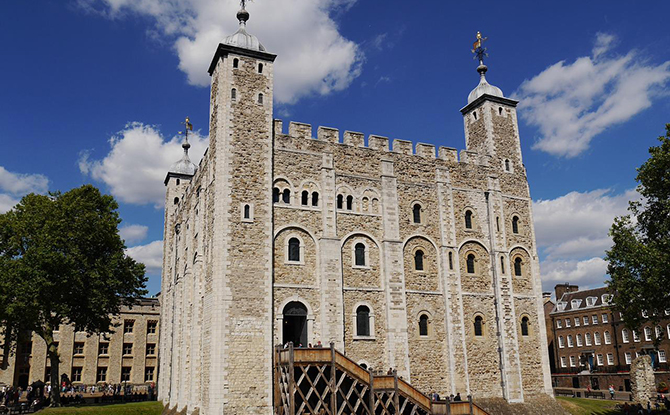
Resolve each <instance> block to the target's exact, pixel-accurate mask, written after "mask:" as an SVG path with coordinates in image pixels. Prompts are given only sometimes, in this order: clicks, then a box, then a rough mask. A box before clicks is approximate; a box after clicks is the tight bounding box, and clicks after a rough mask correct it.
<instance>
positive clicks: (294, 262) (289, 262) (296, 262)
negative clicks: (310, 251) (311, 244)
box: [284, 261, 305, 265]
mask: <svg viewBox="0 0 670 415" xmlns="http://www.w3.org/2000/svg"><path fill="white" fill-rule="evenodd" d="M284 265H305V263H304V262H302V261H284Z"/></svg>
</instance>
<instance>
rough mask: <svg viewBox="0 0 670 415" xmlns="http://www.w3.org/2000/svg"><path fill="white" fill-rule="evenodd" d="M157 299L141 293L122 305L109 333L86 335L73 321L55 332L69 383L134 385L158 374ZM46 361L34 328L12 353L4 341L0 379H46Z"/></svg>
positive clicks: (22, 381) (17, 381)
mask: <svg viewBox="0 0 670 415" xmlns="http://www.w3.org/2000/svg"><path fill="white" fill-rule="evenodd" d="M159 320H160V304H159V301H158V299H157V298H143V299H140V300H138V301H137V303H136V304H135V305H133V306H132V307H125V306H124V307H122V309H121V313H120V314H119V316H117V317H115V318H114V319H113V322H114V323H115V324H119V326H118V327H116V328H115V331H114V332H112V333H108V334H102V335H94V336H89V335H87V334H86V332H79V331H75V329H74V327H73V326H69V325H67V326H65V325H63V326H61V327H60V328H59V331H57V332H54V339H55V340H56V341H57V342H58V353H59V354H60V365H59V373H61V374H63V373H64V374H67V375H68V377H69V379H70V380H71V381H72V383H73V384H74V385H95V384H97V383H104V382H106V383H121V382H127V383H128V384H133V385H139V384H144V383H150V382H154V381H156V380H157V378H158V348H159V343H158V337H159V336H158V330H159V326H158V324H159ZM50 373H51V362H50V361H49V358H48V357H47V349H46V344H45V342H44V340H43V339H42V338H41V337H39V336H38V335H36V334H32V335H27V336H24V337H23V338H22V339H21V340H20V341H19V342H18V344H17V347H16V351H15V353H9V349H8V345H7V347H3V348H1V349H0V384H6V385H19V386H21V387H23V388H25V387H26V386H27V385H29V384H31V383H33V382H35V381H38V380H41V381H44V382H48V381H49V379H50Z"/></svg>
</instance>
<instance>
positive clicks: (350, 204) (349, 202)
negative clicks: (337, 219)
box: [347, 195, 354, 210]
mask: <svg viewBox="0 0 670 415" xmlns="http://www.w3.org/2000/svg"><path fill="white" fill-rule="evenodd" d="M353 208H354V197H353V196H351V195H349V196H347V210H351V209H353Z"/></svg>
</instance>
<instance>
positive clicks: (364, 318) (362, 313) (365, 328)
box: [356, 305, 370, 336]
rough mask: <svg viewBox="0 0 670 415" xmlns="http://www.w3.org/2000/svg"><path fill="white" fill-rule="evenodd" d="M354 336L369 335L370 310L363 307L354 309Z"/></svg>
mask: <svg viewBox="0 0 670 415" xmlns="http://www.w3.org/2000/svg"><path fill="white" fill-rule="evenodd" d="M356 335H357V336H369V335H370V309H369V308H368V307H367V306H364V305H361V306H358V308H357V309H356Z"/></svg>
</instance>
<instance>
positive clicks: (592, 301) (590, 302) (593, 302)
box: [586, 297, 598, 307]
mask: <svg viewBox="0 0 670 415" xmlns="http://www.w3.org/2000/svg"><path fill="white" fill-rule="evenodd" d="M597 300H598V297H586V305H587V306H588V307H593V306H594V305H596V301H597Z"/></svg>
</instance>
